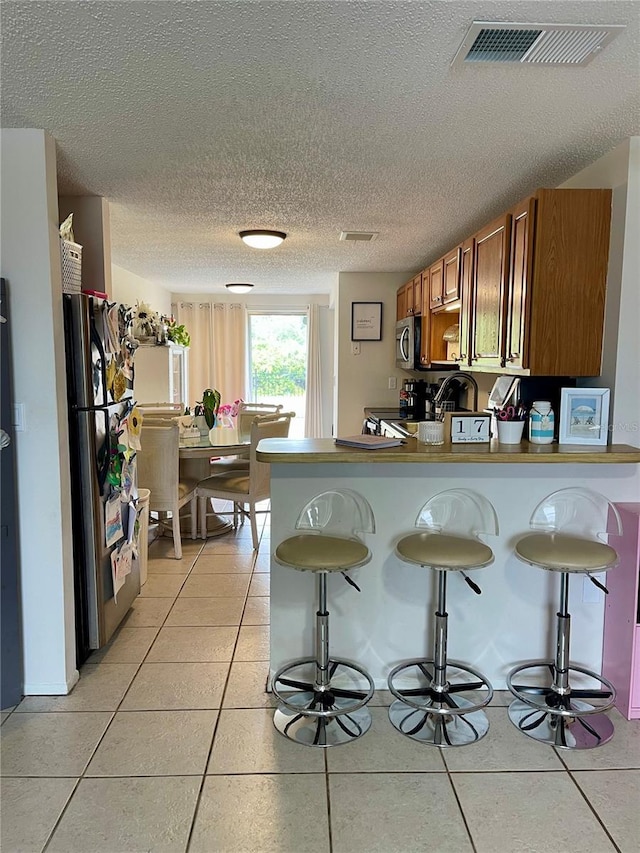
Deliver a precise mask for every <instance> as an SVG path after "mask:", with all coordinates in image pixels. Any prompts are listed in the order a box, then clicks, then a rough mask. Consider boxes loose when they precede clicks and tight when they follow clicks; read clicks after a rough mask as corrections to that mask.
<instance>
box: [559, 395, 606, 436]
mask: <svg viewBox="0 0 640 853" xmlns="http://www.w3.org/2000/svg"><path fill="white" fill-rule="evenodd" d="M609 397H610V392H609V389H608V388H562V389H561V391H560V427H559V432H558V440H559V443H560V444H591V445H604V444H607V442H608V439H609Z"/></svg>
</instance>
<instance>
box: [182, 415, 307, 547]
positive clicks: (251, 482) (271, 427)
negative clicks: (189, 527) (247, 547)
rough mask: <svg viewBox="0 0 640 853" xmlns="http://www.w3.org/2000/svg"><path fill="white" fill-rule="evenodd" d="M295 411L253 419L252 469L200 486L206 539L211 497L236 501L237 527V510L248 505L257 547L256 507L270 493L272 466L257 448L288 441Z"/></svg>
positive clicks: (224, 474) (210, 479)
mask: <svg viewBox="0 0 640 853" xmlns="http://www.w3.org/2000/svg"><path fill="white" fill-rule="evenodd" d="M292 417H294V413H293V412H284V413H277V414H273V415H265V416H263V417H260V416H257V417H254V419H253V421H252V423H251V444H250V448H249V469H248V470H230V471H224V472H221V473H218V474H213V475H212V476H211V477H207V478H206V479H204V480H201V481H200V482H199V483H198V486H197V489H196V492H197V495H198V499H199V505H200V506H199V510H200V531H201V536H202V538H203V539H206V536H207V501H209V500H210V499H211V498H218V499H220V500H227V501H233V503H234V525H236V524H237V519H238V511H237V507H238V506H240V507H242V511H243V512H244V506H245V505H246V504H248V505H249V511H248V515H249V520H250V522H251V537H252V540H253V547H254V549H256V550H257V548H258V525H257V519H256V504H257V503H259V502H260V501H263V500H265V499H266V498H268V497H269V496H270V494H271V488H270V487H271V479H270V468H271V466H270V465H269V464H268V463H266V462H260V461H258V459H256V448H257V446H258V443H259V442H260V441H261V440H262V439H263V438H286V437H287V436H288V435H289V425H290V423H291V418H292Z"/></svg>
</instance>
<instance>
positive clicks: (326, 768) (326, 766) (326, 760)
mask: <svg viewBox="0 0 640 853" xmlns="http://www.w3.org/2000/svg"><path fill="white" fill-rule="evenodd" d="M324 779H325V789H326V793H327V830H328V832H329V853H333V830H332V827H331V788H330V785H329V756H328V752H327V750H326V749H325V750H324Z"/></svg>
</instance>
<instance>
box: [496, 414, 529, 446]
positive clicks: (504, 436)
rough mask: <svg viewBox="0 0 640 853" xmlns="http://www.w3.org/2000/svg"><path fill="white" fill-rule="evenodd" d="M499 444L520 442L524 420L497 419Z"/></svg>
mask: <svg viewBox="0 0 640 853" xmlns="http://www.w3.org/2000/svg"><path fill="white" fill-rule="evenodd" d="M497 425H498V442H499V443H500V444H520V442H521V441H522V431H523V430H524V421H500V420H499V421H497Z"/></svg>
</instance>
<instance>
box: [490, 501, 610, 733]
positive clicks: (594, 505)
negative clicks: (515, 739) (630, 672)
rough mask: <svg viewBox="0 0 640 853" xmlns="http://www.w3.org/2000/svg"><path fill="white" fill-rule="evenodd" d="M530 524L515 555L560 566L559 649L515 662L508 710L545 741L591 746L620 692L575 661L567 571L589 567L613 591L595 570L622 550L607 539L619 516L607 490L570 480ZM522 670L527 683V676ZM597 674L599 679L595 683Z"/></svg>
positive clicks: (513, 718) (534, 562)
mask: <svg viewBox="0 0 640 853" xmlns="http://www.w3.org/2000/svg"><path fill="white" fill-rule="evenodd" d="M529 526H530V527H531V528H532V529H533V530H535V531H537V532H536V533H530V534H529V535H528V536H525V537H523V538H522V539H520V540H519V541H518V542H517V543H516V547H515V552H516V556H517V557H518V558H519V559H520V560H522V561H523V562H524V563H529V565H531V566H536V567H537V568H540V569H544V570H545V571H549V572H559V573H560V606H559V609H558V612H557V614H556V654H555V658H554V659H553V660H540V661H527V662H526V663H523V664H521V665H520V666H517V667H515V669H512V670H511V672H510V673H509V675H508V677H507V687H508V688H509V690H510V691H511V693H512V694H513V695H514V696H515V697H516V698H515V700H514V701H513V702H512V703H511V705H510V706H509V718H510V719H511V722H512V723H513V724H514V725H515V726H516V727H517V728H518V729H519V730H520V731H521V732H524V734H526V735H527V736H528V737H531V738H533V739H534V740H538V741H541V742H542V743H549V744H552V745H553V746H557V747H560V748H564V749H592V748H593V747H596V746H601V745H602V744H604V743H607V741H609V740H611V738H612V737H613V723H612V722H611V720H610V719H609V718H608V717H607V716H606V714H604V713H603V712H604V711H606V710H608V709H609V708H611V707H612V705H613V703H614V702H615V697H616V693H615V688H614V686H613V684H611V682H610V681H608V680H607V679H606V678H604V677H603V676H602V675H598V674H597V673H595V672H592V671H591V670H588V669H585V668H584V667H582V666H577V665H576V664H571V663H570V656H569V637H570V625H571V615H570V613H569V575H570V574H575V573H581V574H584V575H586V576H587V577H588V578H589V579H590V580H591V581H592V583H594V584H595V585H596V586H597V587H598V588H599V589H601V590H602V591H603V592H605V593H607V592H608V591H607V589H606V587H604V586H603V585H602V584H601V583H600V581H598V580H597V579H596V578H594V577H591V572H601V571H606V570H607V569H611V568H613V567H614V566H615V564H616V562H617V560H618V555H617V554H616V552H615V551H614V549H613V548H611V547H610V546H609V545H607V544H605V543H604V542H603V541H602V539H603V537H604V536H605V535H607V534H608V535H613V536H615V535H617V536H620V535H621V533H622V524H621V522H620V516H619V514H618V510H617V509H616V508H615V506H614V505H613V504H612V503H610V502H609V501H608V500H607V499H606V498H605V497H604V496H603V495H601V494H598V493H597V492H593V491H591V490H590V489H583V488H568V489H560V490H559V491H557V492H553V493H552V494H550V495H547V497H546V498H544V499H543V500H542V501H541V502H540V503H539V504H538V506H537V507H536V508H535V510H534V511H533V515H532V516H531V520H530V522H529ZM570 673H575V674H577V678H576V680H577V681H578V683H579V684H580V685H581V686H580V687H578V688H576V687H572V686H571V684H570V681H569V676H570ZM521 676H524V678H525V679H526V681H527V682H528V683H522V682H521V681H520V677H521ZM593 681H595V682H597V683H598V686H596V687H592V686H590V682H593ZM585 685H586V686H585ZM603 688H604V689H603ZM585 699H589V700H592V701H591V702H585V701H584V700H585Z"/></svg>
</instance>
